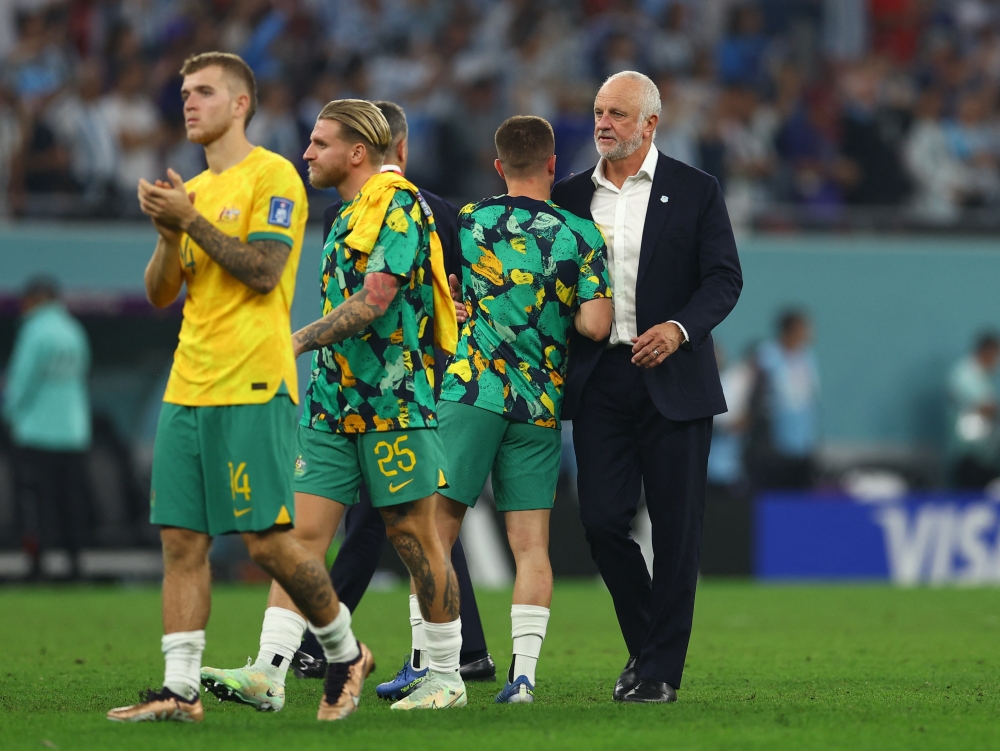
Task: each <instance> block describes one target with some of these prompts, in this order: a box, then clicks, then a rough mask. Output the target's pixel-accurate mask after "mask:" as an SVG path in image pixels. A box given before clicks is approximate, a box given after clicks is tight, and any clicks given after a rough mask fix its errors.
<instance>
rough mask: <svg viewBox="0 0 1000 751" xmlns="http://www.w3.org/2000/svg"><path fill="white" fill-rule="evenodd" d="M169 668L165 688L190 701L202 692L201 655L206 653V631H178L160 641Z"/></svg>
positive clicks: (165, 673)
mask: <svg viewBox="0 0 1000 751" xmlns="http://www.w3.org/2000/svg"><path fill="white" fill-rule="evenodd" d="M160 647H161V649H162V650H163V657H164V660H165V661H166V664H167V667H166V671H165V672H164V675H163V686H164V687H165V688H169V689H170V690H171V691H173V692H174V693H175V694H177V695H178V696H182V697H184V698H185V699H187V700H189V701H193V700H194V699H197V698H198V693H199V691H201V653H202V652H204V651H205V630H204V629H201V630H199V631H177V632H175V633H173V634H165V635H164V636H163V639H162V640H161V641H160Z"/></svg>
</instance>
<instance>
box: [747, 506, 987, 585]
mask: <svg viewBox="0 0 1000 751" xmlns="http://www.w3.org/2000/svg"><path fill="white" fill-rule="evenodd" d="M754 516H755V519H754V526H755V529H754V572H755V574H756V575H757V577H758V578H761V579H770V580H775V579H887V580H889V581H891V582H893V583H895V584H900V585H917V584H944V583H956V584H987V583H994V582H1000V535H998V525H1000V505H998V501H997V500H994V499H990V498H986V497H984V496H983V495H982V494H977V495H969V494H961V493H933V494H919V495H916V494H915V495H910V496H907V497H905V498H901V499H898V500H893V501H885V502H880V503H872V502H863V501H859V500H857V499H854V498H851V497H849V496H843V495H818V494H787V493H781V494H778V493H770V494H766V495H763V496H761V497H760V499H759V500H758V501H757V503H756V504H755V511H754Z"/></svg>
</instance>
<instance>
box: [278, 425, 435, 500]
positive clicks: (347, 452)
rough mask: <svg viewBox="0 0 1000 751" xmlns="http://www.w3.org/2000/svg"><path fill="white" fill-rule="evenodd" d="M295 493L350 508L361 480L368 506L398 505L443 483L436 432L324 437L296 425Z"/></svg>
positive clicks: (317, 432) (429, 429) (425, 494)
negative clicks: (370, 501) (370, 504)
mask: <svg viewBox="0 0 1000 751" xmlns="http://www.w3.org/2000/svg"><path fill="white" fill-rule="evenodd" d="M296 442H297V444H298V458H297V459H296V460H295V482H294V487H295V492H296V493H309V494H311V495H318V496H320V497H321V498H329V499H330V500H331V501H337V502H339V503H343V504H344V505H346V506H351V505H353V504H355V503H357V502H358V497H357V496H358V488H359V487H360V486H361V483H362V481H364V483H365V487H366V488H368V493H369V495H370V496H371V499H372V506H375V507H376V508H378V507H382V506H398V505H399V504H401V503H408V502H410V501H416V500H419V499H421V498H426V497H427V496H429V495H432V494H433V493H434V492H435V491H437V490H438V489H439V488H441V487H444V486H445V485H447V480H446V479H445V478H446V476H447V469H446V465H445V461H444V451H443V450H442V448H441V438H440V436H439V435H438V431H437V429H435V428H418V429H415V430H393V431H385V432H378V433H327V432H325V431H322V430H313V429H312V428H308V427H306V426H304V425H299V430H298V433H297V434H296Z"/></svg>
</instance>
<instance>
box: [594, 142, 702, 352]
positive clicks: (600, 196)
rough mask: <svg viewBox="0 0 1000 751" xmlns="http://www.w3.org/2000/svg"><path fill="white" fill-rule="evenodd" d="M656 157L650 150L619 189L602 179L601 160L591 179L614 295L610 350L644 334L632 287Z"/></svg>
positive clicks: (685, 337) (653, 149)
mask: <svg viewBox="0 0 1000 751" xmlns="http://www.w3.org/2000/svg"><path fill="white" fill-rule="evenodd" d="M658 158H659V152H658V151H657V150H656V148H655V147H653V148H650V150H649V153H648V154H647V155H646V158H645V159H643V161H642V165H641V166H640V167H639V171H638V172H637V173H636V174H634V175H632V176H631V177H627V178H626V179H625V182H624V183H623V184H622V187H621V188H620V189H619V188H617V187H615V184H614V183H613V182H611V181H610V180H608V179H607V178H606V177H605V176H604V164H605V161H606V160H605V159H604V157H601V160H600V161H599V162H598V163H597V167H596V169H594V174H593V175H592V176H591V179H592V180H593V181H594V188H595V189H594V197H593V198H592V199H591V201H590V213H591V214H592V215H593V217H594V223H595V224H597V226H598V227H600V228H601V231H602V232H603V233H604V238H605V240H607V243H608V275H609V276H610V277H611V289H612V291H613V293H614V297H613V298H612V304H613V307H614V318H613V320H612V323H611V338H610V340H609V342H608V346H610V347H613V346H615V345H616V344H629V345H631V342H632V337H638V336H639V335H640V334H642V333H644V332H642V331H639V329H638V325H637V324H636V320H635V284H636V280H637V277H638V274H639V250H640V248H641V247H642V230H643V227H644V226H645V224H646V207H647V206H648V205H649V193H650V191H651V190H652V188H653V174H654V173H655V172H656V161H657V159H658ZM668 323H675V324H677V328H679V329H680V330H681V334H683V336H684V341H687V340H688V335H687V331H685V330H684V327H683V326H681V325H680V324H679V323H677V321H668Z"/></svg>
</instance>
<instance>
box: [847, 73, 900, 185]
mask: <svg viewBox="0 0 1000 751" xmlns="http://www.w3.org/2000/svg"><path fill="white" fill-rule="evenodd" d="M884 84H885V73H884V70H883V69H882V67H881V66H880V65H878V64H876V63H869V64H866V65H863V66H859V67H858V68H856V69H854V70H852V71H849V72H848V73H847V74H846V75H845V76H844V79H843V89H844V115H843V120H842V121H841V126H840V127H841V133H842V136H841V138H842V140H841V152H842V154H843V156H844V158H845V159H849V160H851V161H852V162H853V163H854V171H855V172H856V175H855V178H854V180H853V183H852V184H851V185H850V188H849V189H848V191H847V200H848V201H849V202H851V203H856V204H865V205H878V204H887V205H898V204H900V203H901V202H902V201H903V199H904V198H906V195H907V193H908V192H909V187H910V186H909V180H908V179H907V175H906V173H905V172H904V170H903V165H902V160H901V159H900V156H899V150H900V145H901V144H902V141H903V136H904V135H905V134H906V130H907V128H908V127H909V124H910V123H909V116H908V114H907V113H899V112H894V111H893V110H891V109H889V108H887V107H884V106H882V102H881V101H880V96H881V94H882V92H881V89H882V87H883V86H884Z"/></svg>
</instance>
